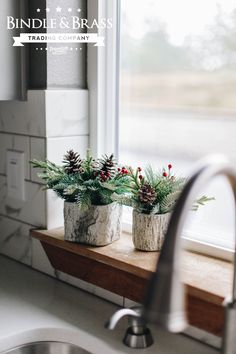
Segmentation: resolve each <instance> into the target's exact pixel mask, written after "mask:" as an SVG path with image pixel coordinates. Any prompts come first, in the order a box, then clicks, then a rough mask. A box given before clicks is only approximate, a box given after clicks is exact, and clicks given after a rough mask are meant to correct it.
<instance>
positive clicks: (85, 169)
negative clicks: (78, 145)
mask: <svg viewBox="0 0 236 354" xmlns="http://www.w3.org/2000/svg"><path fill="white" fill-rule="evenodd" d="M31 164H32V165H33V167H34V168H39V169H40V170H41V172H40V173H38V176H39V177H41V178H42V179H43V181H44V182H45V183H46V188H47V189H52V190H53V191H55V192H56V193H57V195H58V196H59V197H60V198H62V199H64V201H65V202H64V223H65V239H66V240H68V241H72V242H79V243H86V244H90V245H93V246H104V245H106V244H109V243H111V242H113V241H115V240H117V239H118V238H119V237H120V233H121V214H122V206H121V205H120V204H118V203H116V202H114V200H113V198H112V195H113V193H116V195H121V194H123V193H125V192H126V191H127V186H128V185H129V180H130V177H128V170H127V169H125V168H119V167H118V164H117V162H116V160H115V159H114V156H113V155H110V156H107V155H105V156H103V157H102V158H100V159H94V158H93V157H92V156H91V154H90V152H89V151H88V152H87V156H86V158H81V156H80V155H79V154H78V153H77V152H74V151H73V150H70V151H68V152H67V154H66V155H65V156H64V158H63V162H62V166H58V165H56V164H54V163H52V162H50V161H48V160H46V161H38V160H32V161H31Z"/></svg>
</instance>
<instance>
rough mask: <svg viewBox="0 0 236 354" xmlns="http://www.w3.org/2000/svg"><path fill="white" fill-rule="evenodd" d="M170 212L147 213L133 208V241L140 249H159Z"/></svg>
mask: <svg viewBox="0 0 236 354" xmlns="http://www.w3.org/2000/svg"><path fill="white" fill-rule="evenodd" d="M169 219H170V213H167V214H157V215H149V214H143V213H139V212H137V211H136V210H133V243H134V247H135V248H137V249H138V250H141V251H160V250H161V247H162V244H163V241H164V237H165V233H166V231H167V227H168V223H169Z"/></svg>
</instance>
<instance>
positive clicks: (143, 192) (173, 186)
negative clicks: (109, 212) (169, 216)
mask: <svg viewBox="0 0 236 354" xmlns="http://www.w3.org/2000/svg"><path fill="white" fill-rule="evenodd" d="M171 170H172V165H171V164H169V165H168V168H167V169H163V170H162V171H159V172H155V171H154V170H153V168H152V167H151V166H148V167H147V168H146V169H145V170H144V174H142V170H141V168H137V169H136V170H135V171H134V170H133V169H132V168H131V167H130V168H129V174H128V175H129V177H130V184H129V188H128V193H126V194H125V195H122V194H121V195H117V194H113V196H112V198H113V200H116V201H117V202H119V203H121V204H123V205H126V206H130V207H133V208H134V209H135V210H137V211H138V212H141V213H145V214H154V215H155V214H165V213H168V212H171V211H172V210H173V209H174V206H175V204H176V202H177V200H178V198H179V196H180V194H181V192H182V190H183V188H184V185H185V183H186V178H182V177H177V176H174V175H172V173H171ZM213 199H214V198H208V197H206V196H203V197H201V198H200V199H198V200H196V201H195V203H194V205H193V210H197V209H198V207H199V206H200V205H204V204H205V203H206V202H208V201H210V200H213Z"/></svg>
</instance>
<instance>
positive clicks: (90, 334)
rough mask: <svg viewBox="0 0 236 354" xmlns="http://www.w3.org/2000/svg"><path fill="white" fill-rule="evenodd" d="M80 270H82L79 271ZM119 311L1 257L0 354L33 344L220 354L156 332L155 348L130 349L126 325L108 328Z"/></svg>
mask: <svg viewBox="0 0 236 354" xmlns="http://www.w3.org/2000/svg"><path fill="white" fill-rule="evenodd" d="M78 266H79V265H78ZM117 308H118V307H117V306H115V305H113V304H111V303H109V302H107V301H105V300H102V299H100V298H98V297H96V296H93V295H91V294H88V293H86V292H83V291H82V290H79V289H77V288H74V287H72V286H70V285H67V284H65V283H62V282H60V281H58V280H56V279H53V278H51V277H49V276H47V275H44V274H41V273H39V272H37V271H34V270H32V269H31V268H28V267H26V266H24V265H21V264H19V263H17V262H15V261H12V260H10V259H7V258H5V257H2V256H0V352H2V351H4V350H7V349H10V348H13V347H16V346H18V345H22V344H25V343H29V342H34V341H47V340H52V341H62V342H69V343H72V344H75V345H78V346H80V347H82V348H84V349H86V350H88V351H90V352H92V353H94V354H119V353H134V352H140V353H150V354H151V353H153V354H154V353H155V354H216V353H218V352H217V351H216V350H214V349H212V348H210V347H207V346H205V345H203V344H201V343H199V342H195V341H194V340H192V339H190V338H187V337H185V336H182V335H170V334H168V333H166V332H163V331H161V330H160V329H158V330H157V329H156V328H153V331H152V333H153V337H154V342H155V343H154V345H153V346H151V347H150V348H148V349H145V350H143V349H142V350H140V349H139V350H134V349H130V348H127V347H125V346H124V345H123V343H122V338H123V335H124V332H125V328H126V327H127V320H125V319H123V320H122V321H121V322H120V324H119V325H118V326H117V328H116V329H115V330H114V331H108V330H107V329H105V328H104V323H105V322H106V320H107V319H108V318H109V317H110V316H111V315H112V314H113V313H114V311H116V310H117Z"/></svg>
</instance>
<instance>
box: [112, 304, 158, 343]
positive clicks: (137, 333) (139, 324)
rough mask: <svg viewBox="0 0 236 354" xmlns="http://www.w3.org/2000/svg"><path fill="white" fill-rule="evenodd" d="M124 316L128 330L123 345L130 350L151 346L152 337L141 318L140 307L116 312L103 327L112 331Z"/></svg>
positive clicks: (141, 310)
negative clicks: (127, 321)
mask: <svg viewBox="0 0 236 354" xmlns="http://www.w3.org/2000/svg"><path fill="white" fill-rule="evenodd" d="M124 316H129V328H128V329H127V331H126V333H125V336H124V339H123V343H124V344H125V345H126V346H128V347H130V348H136V349H138V348H140V349H141V348H147V347H149V346H150V345H152V344H153V339H152V335H151V332H150V330H149V329H148V328H147V326H146V322H145V320H144V318H143V309H142V307H133V308H131V309H121V310H118V311H117V312H115V313H114V315H113V316H112V317H111V318H110V320H109V321H108V322H107V323H106V324H105V327H106V328H108V329H110V330H113V329H114V328H115V327H116V325H117V323H118V322H119V320H120V319H121V318H123V317H124Z"/></svg>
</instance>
